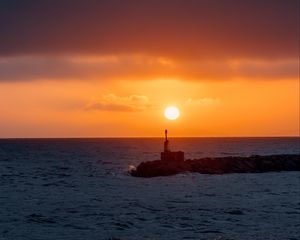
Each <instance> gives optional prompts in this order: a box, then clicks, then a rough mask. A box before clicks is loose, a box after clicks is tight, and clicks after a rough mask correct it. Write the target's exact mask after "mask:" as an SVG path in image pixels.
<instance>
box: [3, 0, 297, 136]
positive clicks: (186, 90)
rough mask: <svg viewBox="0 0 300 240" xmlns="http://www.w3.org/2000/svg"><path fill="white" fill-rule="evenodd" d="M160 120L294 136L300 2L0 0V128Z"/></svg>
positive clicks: (53, 128)
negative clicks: (175, 113) (171, 111)
mask: <svg viewBox="0 0 300 240" xmlns="http://www.w3.org/2000/svg"><path fill="white" fill-rule="evenodd" d="M170 105H175V106H177V107H178V108H179V109H180V111H181V115H180V117H179V118H178V119H177V120H174V121H170V120H167V119H166V118H165V117H164V109H165V108H166V107H167V106H170ZM165 128H168V129H169V130H170V134H171V135H172V136H187V137H188V136H191V137H196V136H199V137H202V136H203V137H205V136H212V137H218V136H220V137H226V136H299V1H298V0H251V1H246V0H245V1H243V0H226V1H225V0H172V1H168V0H147V1H146V0H102V1H96V0H89V1H86V0H85V1H84V0H81V1H78V0H68V1H67V0H57V1H53V0H43V1H39V0H35V1H33V0H26V1H23V0H19V1H18V0H2V1H0V138H7V137H8V138H11V137H12V138H15V137H155V136H162V135H163V131H164V129H165Z"/></svg>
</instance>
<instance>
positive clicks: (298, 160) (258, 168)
mask: <svg viewBox="0 0 300 240" xmlns="http://www.w3.org/2000/svg"><path fill="white" fill-rule="evenodd" d="M274 171H300V155H299V154H283V155H269V156H259V155H253V156H250V157H217V158H201V159H194V160H185V161H161V160H156V161H149V162H142V163H141V164H140V165H138V166H137V167H136V169H133V170H132V171H130V174H131V175H132V176H135V177H157V176H170V175H175V174H178V173H184V172H198V173H202V174H225V173H260V172H274Z"/></svg>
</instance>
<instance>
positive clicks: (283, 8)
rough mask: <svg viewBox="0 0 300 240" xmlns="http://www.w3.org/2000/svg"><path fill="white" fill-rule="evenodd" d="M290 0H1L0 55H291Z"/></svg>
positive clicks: (293, 20)
mask: <svg viewBox="0 0 300 240" xmlns="http://www.w3.org/2000/svg"><path fill="white" fill-rule="evenodd" d="M298 45H299V1H298V0H251V1H241V0H218V1H217V0H172V1H169V0H127V1H124V0H101V1H96V0H89V1H86V0H56V1H55V0H43V1H40V0H26V1H23V0H19V1H17V0H2V1H0V56H8V55H35V54H39V55H45V54H53V55H57V54H67V55H70V54H100V55H107V54H117V55H118V54H132V53H139V54H146V55H152V56H154V55H155V56H164V57H170V58H181V59H182V58H197V59H202V58H203V59H207V58H211V59H214V58H224V59H225V58H226V59H228V58H295V57H298V54H299V46H298Z"/></svg>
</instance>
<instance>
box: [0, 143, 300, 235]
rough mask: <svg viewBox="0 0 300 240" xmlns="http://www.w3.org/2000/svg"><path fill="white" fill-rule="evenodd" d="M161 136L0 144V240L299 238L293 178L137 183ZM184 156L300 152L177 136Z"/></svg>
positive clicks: (299, 201) (299, 197) (299, 202)
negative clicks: (134, 169)
mask: <svg viewBox="0 0 300 240" xmlns="http://www.w3.org/2000/svg"><path fill="white" fill-rule="evenodd" d="M162 147H163V140H162V139H23V140H22V139H19V140H17V139H16V140H14V139H11V140H0V240H4V239H5V240H6V239H11V240H18V239H36V240H38V239H105V240H108V239H111V240H112V239H127V240H129V239H148V240H150V239H151V240H154V239H218V240H221V239H222V240H225V239H239V240H240V239H246V240H247V239H264V240H265V239H289V240H296V239H300V173H299V172H273V173H259V174H253V173H250V174H227V175H202V174H197V173H194V174H190V173H189V174H179V175H176V176H170V177H157V178H150V179H144V178H135V177H132V176H130V175H128V173H127V169H128V166H129V165H137V164H138V163H140V162H142V161H147V160H155V159H159V152H160V151H161V150H162ZM171 148H172V149H174V150H175V149H176V150H183V151H185V152H186V157H187V158H200V157H207V156H238V155H241V156H249V155H252V154H260V155H266V154H282V153H297V154H299V153H300V149H299V148H300V140H299V138H176V139H171Z"/></svg>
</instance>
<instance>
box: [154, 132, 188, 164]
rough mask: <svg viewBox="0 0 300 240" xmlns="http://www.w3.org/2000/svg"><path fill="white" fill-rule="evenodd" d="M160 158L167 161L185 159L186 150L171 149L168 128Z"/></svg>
mask: <svg viewBox="0 0 300 240" xmlns="http://www.w3.org/2000/svg"><path fill="white" fill-rule="evenodd" d="M160 159H161V161H167V162H178V161H184V152H182V151H178V152H172V151H171V150H170V144H169V140H168V130H167V129H166V130H165V142H164V151H163V152H161V153H160Z"/></svg>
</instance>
